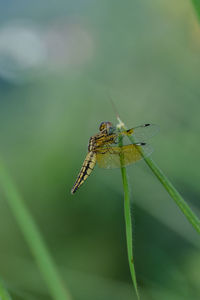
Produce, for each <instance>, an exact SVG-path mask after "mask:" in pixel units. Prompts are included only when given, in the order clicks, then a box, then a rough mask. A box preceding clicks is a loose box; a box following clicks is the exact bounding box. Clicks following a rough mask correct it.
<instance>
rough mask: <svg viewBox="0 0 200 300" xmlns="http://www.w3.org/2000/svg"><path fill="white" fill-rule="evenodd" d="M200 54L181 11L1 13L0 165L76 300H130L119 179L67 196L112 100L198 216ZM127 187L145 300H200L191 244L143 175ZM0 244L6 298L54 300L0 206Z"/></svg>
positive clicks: (114, 6)
mask: <svg viewBox="0 0 200 300" xmlns="http://www.w3.org/2000/svg"><path fill="white" fill-rule="evenodd" d="M199 53H200V28H199V24H198V22H197V20H196V15H195V13H194V11H193V7H192V6H191V3H190V2H189V1H182V2H180V1H179V2H176V3H175V2H174V1H161V2H160V1H156V0H154V1H151V2H150V1H132V0H130V1H126V3H124V2H121V1H114V0H113V1H42V2H40V1H17V2H16V1H2V2H1V4H0V137H1V142H0V156H1V158H2V159H3V160H4V161H5V164H6V165H7V168H8V170H9V172H10V174H11V175H12V177H13V179H14V180H15V182H16V184H17V186H18V189H19V190H20V192H21V194H22V195H23V197H24V200H25V202H26V204H27V206H28V207H29V209H30V211H31V213H32V215H33V217H34V218H35V220H36V222H37V224H38V225H39V227H40V229H41V232H42V234H43V236H44V239H45V241H46V242H47V244H48V246H49V249H50V251H51V253H52V256H53V257H54V258H55V261H56V263H57V265H58V266H59V270H60V272H61V274H62V276H63V278H64V280H65V281H66V283H67V286H69V288H70V289H71V293H72V295H74V299H81V300H84V299H86V300H89V299H95V300H96V299H97V300H98V299H99V300H107V299H108V300H111V299H115V300H116V299H127V300H128V299H135V298H134V292H133V289H132V286H131V279H130V274H129V268H128V263H127V254H126V241H125V232H124V217H123V190H122V185H121V176H120V170H103V169H99V168H98V167H95V170H94V172H93V174H92V175H91V176H90V178H88V180H87V181H86V182H85V183H84V185H83V186H82V187H81V188H80V190H78V191H77V193H76V194H75V195H74V196H72V195H71V194H70V190H71V187H72V185H73V183H74V181H75V179H76V176H77V174H78V172H79V169H80V168H81V164H82V162H83V160H84V158H85V155H86V153H87V144H88V140H89V138H90V136H92V135H94V134H95V133H97V132H98V128H99V124H100V123H101V122H102V121H112V122H114V123H115V122H116V116H115V112H114V110H113V107H112V104H111V102H110V97H112V99H113V101H114V103H115V105H116V107H117V110H118V112H119V114H120V117H121V118H122V120H123V121H124V122H125V123H126V125H127V126H128V127H130V128H131V127H133V126H137V125H140V124H144V123H154V124H158V126H159V127H160V132H159V133H158V134H157V135H156V136H155V137H153V138H152V139H151V141H150V143H151V144H152V146H153V148H154V153H153V155H152V157H153V159H154V160H155V161H156V162H157V163H158V165H159V166H160V167H161V169H162V170H163V171H164V172H165V173H166V174H167V176H168V177H169V178H170V179H171V181H172V182H173V184H174V185H175V186H176V187H177V189H178V190H179V191H180V193H181V194H182V195H183V197H184V199H185V200H186V201H187V203H188V204H189V205H190V206H191V207H192V209H193V210H194V211H195V213H196V214H197V215H198V216H200V205H199V196H200V188H199V168H198V162H199V147H200V140H199V130H200V126H199V109H200V104H199V103H200V102H199V97H200V87H199V76H200V54H199ZM128 174H129V181H130V185H131V187H132V199H133V213H132V215H133V223H134V238H133V241H134V253H135V261H136V273H137V277H138V283H139V287H140V291H141V294H142V298H143V299H148V300H149V299H167V300H168V299H170V300H171V299H172V300H179V299H181V300H182V299H198V298H199V294H200V289H199V286H200V282H199V275H200V274H199V269H200V268H199V264H200V263H199V261H200V255H199V246H200V243H199V236H198V235H197V233H196V232H195V231H194V229H193V228H192V227H191V225H190V224H188V222H187V221H186V220H185V218H184V216H183V215H182V214H181V213H180V212H179V210H178V208H177V207H176V206H175V204H174V203H173V201H172V199H171V198H170V197H169V196H168V194H167V193H166V191H165V190H164V189H163V187H162V186H161V185H160V183H159V182H158V181H157V180H156V178H155V177H154V176H153V174H152V173H151V171H150V170H149V169H148V167H147V166H146V165H145V163H144V162H140V163H137V164H135V165H131V166H130V167H128ZM0 241H1V247H0V265H1V271H0V277H2V278H3V279H4V280H5V282H6V283H7V285H8V287H9V289H10V291H11V293H12V295H13V299H49V298H48V296H47V295H48V292H47V289H46V286H45V285H44V282H43V281H42V278H41V277H40V274H39V271H38V269H37V267H36V265H35V263H34V261H33V258H32V256H31V255H30V253H29V250H28V249H27V245H26V242H25V241H24V239H23V237H22V235H21V233H20V232H19V230H18V227H17V225H16V223H15V220H14V218H13V216H12V214H11V212H10V209H9V207H8V206H7V202H6V199H5V197H4V196H3V195H2V194H1V197H0ZM27 274H28V275H29V276H27ZM20 297H21V298H20Z"/></svg>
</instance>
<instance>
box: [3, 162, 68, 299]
mask: <svg viewBox="0 0 200 300" xmlns="http://www.w3.org/2000/svg"><path fill="white" fill-rule="evenodd" d="M0 185H1V188H2V190H3V192H4V194H5V195H6V198H7V201H8V203H9V205H10V208H11V210H12V213H13V215H14V216H15V218H16V221H17V223H18V225H19V227H20V229H21V231H22V233H23V235H24V238H25V240H26V242H27V244H28V246H29V248H30V250H31V252H32V254H33V256H34V258H35V260H36V263H37V265H38V267H39V269H40V272H41V273H42V275H43V278H44V280H45V282H46V284H47V286H48V289H49V292H50V294H51V296H52V298H53V299H56V300H71V296H70V294H69V292H68V291H67V289H66V287H65V286H64V284H63V282H62V280H61V278H60V276H59V274H58V272H57V268H56V266H55V264H54V262H53V260H52V258H51V255H50V254H49V251H48V249H47V247H46V245H45V243H44V240H43V238H42V236H41V234H40V232H39V230H38V227H37V225H36V224H35V222H34V220H33V218H32V216H31V214H30V213H29V211H28V209H27V208H26V206H25V204H24V202H23V199H22V197H21V195H20V194H19V192H18V190H17V187H16V186H15V184H14V182H13V181H12V179H11V177H10V176H9V174H8V173H7V171H6V168H5V167H4V165H3V162H2V161H0Z"/></svg>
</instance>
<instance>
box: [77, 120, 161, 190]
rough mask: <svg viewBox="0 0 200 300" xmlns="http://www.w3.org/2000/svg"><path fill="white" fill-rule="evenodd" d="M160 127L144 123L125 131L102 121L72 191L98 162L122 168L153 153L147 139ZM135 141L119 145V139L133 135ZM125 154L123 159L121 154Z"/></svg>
mask: <svg viewBox="0 0 200 300" xmlns="http://www.w3.org/2000/svg"><path fill="white" fill-rule="evenodd" d="M157 129H158V127H157V126H156V125H154V124H144V125H141V126H138V127H135V128H131V129H128V130H124V131H119V130H117V128H116V127H114V126H113V124H112V123H111V122H102V123H101V124H100V127H99V133H97V134H95V135H94V136H92V137H91V138H90V140H89V144H88V153H87V156H86V158H85V160H84V162H83V165H82V168H81V170H80V172H79V174H78V177H77V179H76V181H75V183H74V186H73V188H72V190H71V193H72V194H74V193H75V192H76V191H77V189H78V188H79V187H80V186H81V185H82V184H83V182H84V181H85V180H86V179H87V178H88V176H89V175H90V173H91V172H92V170H93V169H94V166H95V164H96V162H97V164H98V165H99V167H100V168H104V169H111V168H120V167H124V166H127V165H129V164H132V163H135V162H137V161H139V160H141V159H143V158H144V157H147V156H149V155H150V154H151V153H152V151H153V150H152V147H151V146H150V145H148V144H147V143H146V142H145V140H146V139H147V138H149V137H151V136H153V135H154V134H155V133H156V132H157ZM131 135H132V137H133V139H134V143H131V144H129V145H123V146H121V147H120V146H118V143H119V139H120V138H121V139H122V138H124V137H126V136H131ZM122 155H123V160H121V156H122Z"/></svg>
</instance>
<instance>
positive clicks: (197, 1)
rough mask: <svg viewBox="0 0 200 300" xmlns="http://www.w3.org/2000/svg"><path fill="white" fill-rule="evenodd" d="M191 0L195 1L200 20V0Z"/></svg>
mask: <svg viewBox="0 0 200 300" xmlns="http://www.w3.org/2000/svg"><path fill="white" fill-rule="evenodd" d="M191 1H192V3H193V6H194V9H195V11H196V13H197V16H198V18H199V20H200V1H199V0H191Z"/></svg>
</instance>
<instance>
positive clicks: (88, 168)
mask: <svg viewBox="0 0 200 300" xmlns="http://www.w3.org/2000/svg"><path fill="white" fill-rule="evenodd" d="M95 164H96V153H94V152H89V153H88V154H87V156H86V158H85V160H84V162H83V165H82V168H81V170H80V172H79V174H78V177H77V179H76V181H75V183H74V186H73V188H72V189H71V193H72V194H74V193H75V192H76V190H77V189H78V188H79V187H80V186H81V184H83V182H84V181H85V180H86V179H87V178H88V176H89V175H90V173H91V172H92V170H93V168H94V166H95Z"/></svg>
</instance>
